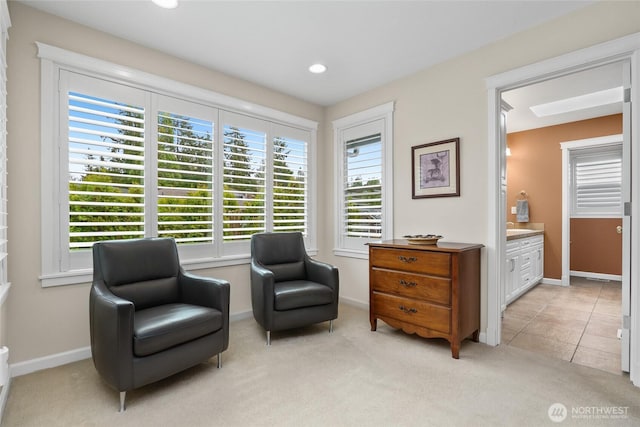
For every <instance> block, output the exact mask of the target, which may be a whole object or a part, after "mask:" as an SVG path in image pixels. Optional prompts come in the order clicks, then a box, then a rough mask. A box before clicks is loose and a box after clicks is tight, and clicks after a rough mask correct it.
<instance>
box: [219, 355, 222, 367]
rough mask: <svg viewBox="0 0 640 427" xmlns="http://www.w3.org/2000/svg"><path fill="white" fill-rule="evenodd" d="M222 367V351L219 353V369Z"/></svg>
mask: <svg viewBox="0 0 640 427" xmlns="http://www.w3.org/2000/svg"><path fill="white" fill-rule="evenodd" d="M220 368H222V353H218V369H220Z"/></svg>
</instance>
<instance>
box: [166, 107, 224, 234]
mask: <svg viewBox="0 0 640 427" xmlns="http://www.w3.org/2000/svg"><path fill="white" fill-rule="evenodd" d="M157 117H158V147H157V148H158V150H157V152H158V155H157V156H158V157H157V159H158V172H157V175H158V183H157V189H158V203H157V206H158V236H160V237H173V238H175V240H176V242H177V243H179V244H183V243H203V242H205V243H212V242H213V134H214V129H213V122H212V121H211V120H206V119H199V118H196V117H190V116H185V115H180V114H176V113H169V112H165V111H160V112H158V114H157Z"/></svg>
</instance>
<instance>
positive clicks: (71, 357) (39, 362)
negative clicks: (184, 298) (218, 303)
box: [0, 310, 253, 420]
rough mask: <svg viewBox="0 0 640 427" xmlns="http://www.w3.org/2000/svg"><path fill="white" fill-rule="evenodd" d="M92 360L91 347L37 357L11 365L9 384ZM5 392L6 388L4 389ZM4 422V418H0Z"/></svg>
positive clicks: (235, 316) (239, 316) (243, 315)
mask: <svg viewBox="0 0 640 427" xmlns="http://www.w3.org/2000/svg"><path fill="white" fill-rule="evenodd" d="M252 315H253V312H252V311H251V310H243V311H239V312H237V313H232V314H229V322H238V321H240V320H244V319H248V318H250V317H251V316H252ZM89 358H91V347H90V346H87V347H80V348H76V349H73V350H69V351H63V352H62V353H55V354H51V355H48V356H43V357H37V358H35V359H30V360H25V361H24V362H18V363H13V364H11V365H9V372H10V375H9V382H10V381H11V378H13V377H19V376H22V375H27V374H30V373H32V372H37V371H41V370H43V369H50V368H56V367H58V366H63V365H68V364H69V363H73V362H78V361H80V360H85V359H89ZM3 392H4V387H3ZM0 420H2V418H0Z"/></svg>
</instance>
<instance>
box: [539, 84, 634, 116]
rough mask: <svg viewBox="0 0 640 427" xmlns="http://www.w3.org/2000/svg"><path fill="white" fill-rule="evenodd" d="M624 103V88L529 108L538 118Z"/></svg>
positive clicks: (620, 87)
mask: <svg viewBox="0 0 640 427" xmlns="http://www.w3.org/2000/svg"><path fill="white" fill-rule="evenodd" d="M616 102H622V86H619V87H614V88H613V89H606V90H601V91H599V92H593V93H588V94H586V95H580V96H574V97H572V98H566V99H561V100H559V101H554V102H549V103H547V104H539V105H534V106H532V107H529V109H531V111H533V114H535V115H536V116H538V117H546V116H553V115H555V114H563V113H569V112H571V111H578V110H585V109H587V108H593V107H600V106H602V105H609V104H614V103H616Z"/></svg>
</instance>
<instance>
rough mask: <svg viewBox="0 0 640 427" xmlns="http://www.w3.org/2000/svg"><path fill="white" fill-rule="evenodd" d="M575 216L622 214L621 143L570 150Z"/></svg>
mask: <svg viewBox="0 0 640 427" xmlns="http://www.w3.org/2000/svg"><path fill="white" fill-rule="evenodd" d="M571 178H572V188H573V194H572V206H571V208H572V212H571V215H572V216H573V217H580V216H583V217H594V216H613V217H619V216H621V215H622V147H621V146H616V147H606V148H595V149H585V150H580V151H576V152H572V154H571Z"/></svg>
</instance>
